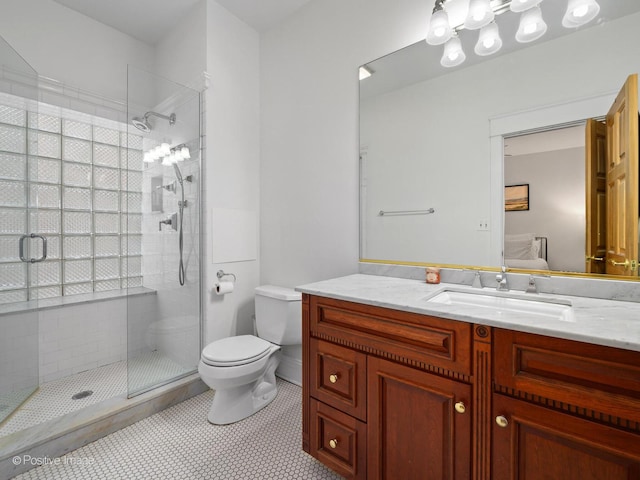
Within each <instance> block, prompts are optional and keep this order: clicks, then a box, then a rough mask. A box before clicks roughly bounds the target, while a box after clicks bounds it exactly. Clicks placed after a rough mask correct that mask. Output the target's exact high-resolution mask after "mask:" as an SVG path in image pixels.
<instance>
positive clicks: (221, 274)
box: [216, 270, 236, 283]
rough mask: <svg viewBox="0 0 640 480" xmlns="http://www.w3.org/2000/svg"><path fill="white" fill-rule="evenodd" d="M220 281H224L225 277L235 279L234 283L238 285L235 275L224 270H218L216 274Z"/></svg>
mask: <svg viewBox="0 0 640 480" xmlns="http://www.w3.org/2000/svg"><path fill="white" fill-rule="evenodd" d="M216 275H217V277H218V280H222V279H223V277H233V283H236V276H235V274H234V273H225V272H224V270H218V272H217V273H216Z"/></svg>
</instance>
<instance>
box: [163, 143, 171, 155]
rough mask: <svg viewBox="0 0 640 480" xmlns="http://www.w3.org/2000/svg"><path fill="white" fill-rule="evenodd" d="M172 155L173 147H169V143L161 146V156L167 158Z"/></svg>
mask: <svg viewBox="0 0 640 480" xmlns="http://www.w3.org/2000/svg"><path fill="white" fill-rule="evenodd" d="M170 153H171V145H169V144H168V143H161V144H160V156H161V157H166V156H167V155H169V154H170Z"/></svg>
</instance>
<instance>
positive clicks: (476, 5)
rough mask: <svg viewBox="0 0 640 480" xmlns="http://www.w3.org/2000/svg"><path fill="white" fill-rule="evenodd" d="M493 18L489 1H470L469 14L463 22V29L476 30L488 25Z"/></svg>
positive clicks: (493, 14)
mask: <svg viewBox="0 0 640 480" xmlns="http://www.w3.org/2000/svg"><path fill="white" fill-rule="evenodd" d="M494 18H495V13H493V9H492V8H491V5H489V0H470V2H469V13H467V18H466V20H465V21H464V28H466V29H469V30H477V29H479V28H482V27H484V26H486V25H489V24H490V23H491V22H492V21H493V19H494Z"/></svg>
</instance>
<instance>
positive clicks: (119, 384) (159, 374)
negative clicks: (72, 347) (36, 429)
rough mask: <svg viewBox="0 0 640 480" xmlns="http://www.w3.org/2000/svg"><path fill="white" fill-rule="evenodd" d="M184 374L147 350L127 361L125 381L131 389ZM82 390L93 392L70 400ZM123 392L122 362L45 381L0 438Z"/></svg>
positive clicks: (6, 426)
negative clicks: (129, 363)
mask: <svg viewBox="0 0 640 480" xmlns="http://www.w3.org/2000/svg"><path fill="white" fill-rule="evenodd" d="M185 373H188V370H187V369H185V368H184V367H182V366H181V365H179V364H177V363H176V362H174V361H172V360H171V359H169V358H167V357H165V356H163V355H161V354H159V353H156V352H150V353H147V354H144V355H141V356H139V357H136V358H134V359H132V360H131V365H130V376H129V384H130V385H131V386H132V389H134V390H139V389H144V387H145V386H147V385H153V384H155V383H157V382H158V381H161V380H162V379H166V378H174V377H178V376H180V375H183V374H185ZM85 390H90V391H92V392H93V394H92V395H90V396H88V397H86V398H82V399H79V400H72V399H71V397H72V396H73V395H75V394H77V393H79V392H83V391H85ZM126 395H127V362H126V361H122V362H117V363H112V364H110V365H105V366H104V367H99V368H95V369H92V370H87V371H86V372H81V373H78V374H75V375H71V376H69V377H65V378H61V379H59V380H55V381H52V382H48V383H45V384H43V385H41V386H40V388H39V390H38V391H37V392H36V393H35V394H34V395H33V396H32V397H31V398H30V399H29V400H27V401H26V402H25V403H24V404H23V405H22V406H21V407H20V409H19V410H18V411H17V412H15V413H14V414H13V415H12V416H11V417H10V418H9V419H8V420H7V421H6V422H5V423H4V424H3V425H2V427H0V437H3V436H5V435H9V434H12V433H14V432H17V431H20V430H23V429H25V428H28V427H32V426H34V425H38V424H40V423H42V422H46V421H47V420H51V419H53V418H57V417H60V416H62V415H66V414H68V413H71V412H74V411H76V410H80V409H81V408H85V407H88V406H89V405H94V404H96V403H98V402H101V401H103V400H107V399H109V398H114V397H124V396H126ZM0 403H2V402H0Z"/></svg>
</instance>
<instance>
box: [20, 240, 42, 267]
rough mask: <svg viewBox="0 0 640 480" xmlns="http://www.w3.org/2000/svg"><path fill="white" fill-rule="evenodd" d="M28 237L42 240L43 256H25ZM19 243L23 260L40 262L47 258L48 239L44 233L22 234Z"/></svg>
mask: <svg viewBox="0 0 640 480" xmlns="http://www.w3.org/2000/svg"><path fill="white" fill-rule="evenodd" d="M27 238H39V239H41V240H42V256H41V257H40V258H26V257H25V256H24V241H25V240H26V239H27ZM18 243H19V249H18V250H19V252H18V253H19V255H20V260H22V261H23V262H26V263H38V262H42V261H44V260H46V259H47V239H46V238H44V237H43V236H42V235H37V234H35V233H32V234H30V235H22V236H21V237H20V241H19V242H18Z"/></svg>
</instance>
